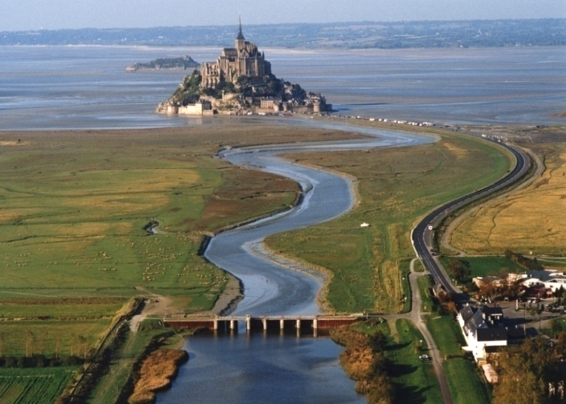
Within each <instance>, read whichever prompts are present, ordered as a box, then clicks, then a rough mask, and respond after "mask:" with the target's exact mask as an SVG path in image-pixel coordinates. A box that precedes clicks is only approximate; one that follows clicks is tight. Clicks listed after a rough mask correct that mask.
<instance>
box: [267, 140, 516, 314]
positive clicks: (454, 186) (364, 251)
mask: <svg viewBox="0 0 566 404" xmlns="http://www.w3.org/2000/svg"><path fill="white" fill-rule="evenodd" d="M505 156H506V154H505V153H502V151H501V150H499V149H498V148H497V146H494V145H493V144H488V143H486V142H485V141H482V140H481V139H474V138H468V137H463V136H456V135H453V134H449V133H442V139H441V140H440V141H439V142H437V143H434V144H428V145H422V146H415V147H401V148H391V149H375V150H368V151H359V152H341V153H332V154H324V153H317V154H315V153H309V154H306V153H305V154H299V155H293V156H292V158H293V159H294V160H297V161H298V162H300V163H303V164H309V165H315V166H320V167H324V168H328V169H332V170H335V171H339V172H344V173H347V174H349V175H351V176H353V177H355V178H357V184H356V187H357V190H358V193H359V204H358V206H357V207H356V208H355V209H354V210H353V211H351V212H350V213H348V214H346V215H344V216H342V217H340V218H338V219H336V220H333V221H331V222H327V223H324V224H321V225H318V226H314V227H310V228H308V229H301V230H297V231H294V232H290V233H286V234H280V235H275V236H272V237H270V238H269V239H268V245H269V246H270V248H271V249H273V250H274V251H278V252H282V253H285V254H287V255H291V256H292V257H294V258H296V259H299V260H303V261H306V262H307V263H310V264H314V265H317V266H322V267H324V268H327V269H328V270H329V271H331V273H332V274H333V279H332V280H331V283H330V285H329V287H328V303H329V304H330V306H331V307H333V308H334V310H336V311H338V312H361V311H363V310H370V311H378V312H384V313H395V312H399V311H401V310H403V309H404V307H405V301H404V298H405V296H406V295H407V287H406V281H404V280H403V278H405V279H406V277H404V276H403V273H404V272H405V271H407V269H403V268H408V264H407V262H408V260H409V259H410V258H411V257H413V256H414V252H413V249H412V246H411V241H410V231H411V229H412V227H413V226H414V224H415V223H416V221H417V220H418V219H419V218H420V217H422V216H423V215H424V214H425V213H427V212H428V211H430V210H431V209H432V208H434V207H436V206H438V205H440V204H442V203H444V202H446V201H449V200H451V199H454V198H456V197H458V196H460V195H464V194H467V193H469V192H472V191H474V190H475V189H478V188H481V187H483V186H486V185H488V184H491V183H493V182H495V181H496V180H497V179H499V178H500V177H502V176H503V175H504V174H505V173H506V172H507V170H508V169H509V166H510V162H509V160H508V159H507V158H506V157H505ZM363 222H367V223H369V224H370V227H367V228H360V224H361V223H363Z"/></svg>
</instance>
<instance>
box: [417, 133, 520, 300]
mask: <svg viewBox="0 0 566 404" xmlns="http://www.w3.org/2000/svg"><path fill="white" fill-rule="evenodd" d="M500 145H501V146H503V147H504V148H506V149H507V150H509V151H510V152H511V153H512V154H513V155H514V156H515V159H516V161H517V164H516V165H515V168H514V169H513V170H512V171H511V172H510V173H509V174H507V175H506V176H505V177H504V178H502V179H500V180H499V181H497V182H496V183H494V184H492V185H490V186H487V187H485V188H482V189H480V190H478V191H476V192H473V193H471V194H469V195H465V196H463V197H460V198H458V199H455V200H454V201H451V202H448V203H446V204H444V205H442V206H440V207H438V208H436V209H435V210H433V211H432V212H431V213H429V214H428V215H427V216H426V217H425V218H424V219H423V220H421V222H420V223H419V224H418V225H417V226H416V227H415V228H414V229H413V233H412V236H411V238H412V242H413V247H414V249H415V252H416V254H417V256H418V257H419V258H420V259H421V260H422V262H423V264H424V266H425V267H426V269H427V270H428V271H429V272H430V274H431V275H432V277H433V279H434V282H435V283H437V284H440V285H442V286H443V287H444V289H445V290H446V291H447V292H449V293H452V295H453V296H454V300H455V301H456V302H462V301H465V300H466V299H465V297H464V296H463V294H462V291H461V290H460V289H458V288H457V287H456V286H454V285H453V284H452V282H451V281H450V278H449V276H448V275H447V273H446V271H445V270H444V268H443V267H442V265H441V264H440V262H439V261H438V259H437V258H436V256H433V255H432V253H431V249H432V239H433V236H434V229H435V228H436V227H437V226H438V225H439V224H440V223H441V222H442V221H443V220H444V219H445V218H446V217H447V216H448V215H450V214H452V213H453V212H455V211H456V210H458V209H460V208H462V207H463V206H465V205H468V204H470V203H472V202H474V201H476V200H478V199H481V198H484V197H486V196H488V195H490V194H493V193H494V192H497V191H499V190H501V189H503V188H505V187H508V186H509V185H511V184H514V183H516V182H517V181H519V180H520V179H521V178H523V176H524V175H525V174H526V173H527V171H528V170H529V168H530V166H531V159H530V157H529V156H528V155H527V154H526V153H525V152H524V151H523V150H521V149H520V148H518V147H517V146H513V145H510V144H506V143H500Z"/></svg>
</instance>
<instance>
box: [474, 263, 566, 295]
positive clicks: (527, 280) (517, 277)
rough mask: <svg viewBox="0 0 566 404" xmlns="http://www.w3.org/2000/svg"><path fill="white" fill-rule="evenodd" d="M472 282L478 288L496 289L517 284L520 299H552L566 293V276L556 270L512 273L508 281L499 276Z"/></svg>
mask: <svg viewBox="0 0 566 404" xmlns="http://www.w3.org/2000/svg"><path fill="white" fill-rule="evenodd" d="M472 281H473V282H474V284H475V285H476V286H477V287H478V288H480V289H481V288H482V287H485V286H487V285H492V286H494V287H495V288H503V287H504V286H505V285H509V284H515V285H516V286H517V287H518V289H519V290H520V292H519V295H518V296H519V297H523V296H524V297H534V298H539V299H543V298H550V297H553V296H554V295H555V294H556V293H557V292H559V291H560V290H564V291H566V276H565V275H564V274H563V273H562V271H558V270H556V269H545V270H540V271H536V270H535V271H530V272H529V274H527V273H522V274H514V273H510V274H508V275H507V278H506V279H502V278H500V277H498V276H483V277H476V278H473V279H472Z"/></svg>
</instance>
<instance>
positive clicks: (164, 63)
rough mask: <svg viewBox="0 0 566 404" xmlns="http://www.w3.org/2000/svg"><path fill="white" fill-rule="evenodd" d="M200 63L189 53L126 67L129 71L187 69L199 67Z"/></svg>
mask: <svg viewBox="0 0 566 404" xmlns="http://www.w3.org/2000/svg"><path fill="white" fill-rule="evenodd" d="M199 67H200V63H198V62H196V61H195V60H194V59H193V58H192V57H190V56H189V55H185V56H182V57H179V58H168V59H155V60H152V61H151V62H148V63H139V62H138V63H135V64H133V65H131V66H128V67H126V71H127V72H137V71H138V70H181V69H183V70H187V69H198V68H199Z"/></svg>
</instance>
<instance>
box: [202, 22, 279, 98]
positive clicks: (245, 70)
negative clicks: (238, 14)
mask: <svg viewBox="0 0 566 404" xmlns="http://www.w3.org/2000/svg"><path fill="white" fill-rule="evenodd" d="M200 72H201V75H202V82H201V87H202V88H210V87H216V86H217V85H218V84H220V83H223V82H225V81H228V82H231V83H236V81H237V80H238V77H240V76H249V77H261V76H265V75H269V74H271V63H269V62H267V61H266V60H265V55H264V54H262V53H261V52H259V51H258V49H257V45H255V44H253V43H251V42H247V41H246V39H245V37H244V34H243V32H242V20H241V18H240V24H239V27H238V35H237V36H236V40H235V42H234V48H224V49H223V50H222V54H221V55H220V56H219V57H218V59H217V61H216V62H206V63H203V64H202V66H201V69H200Z"/></svg>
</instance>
